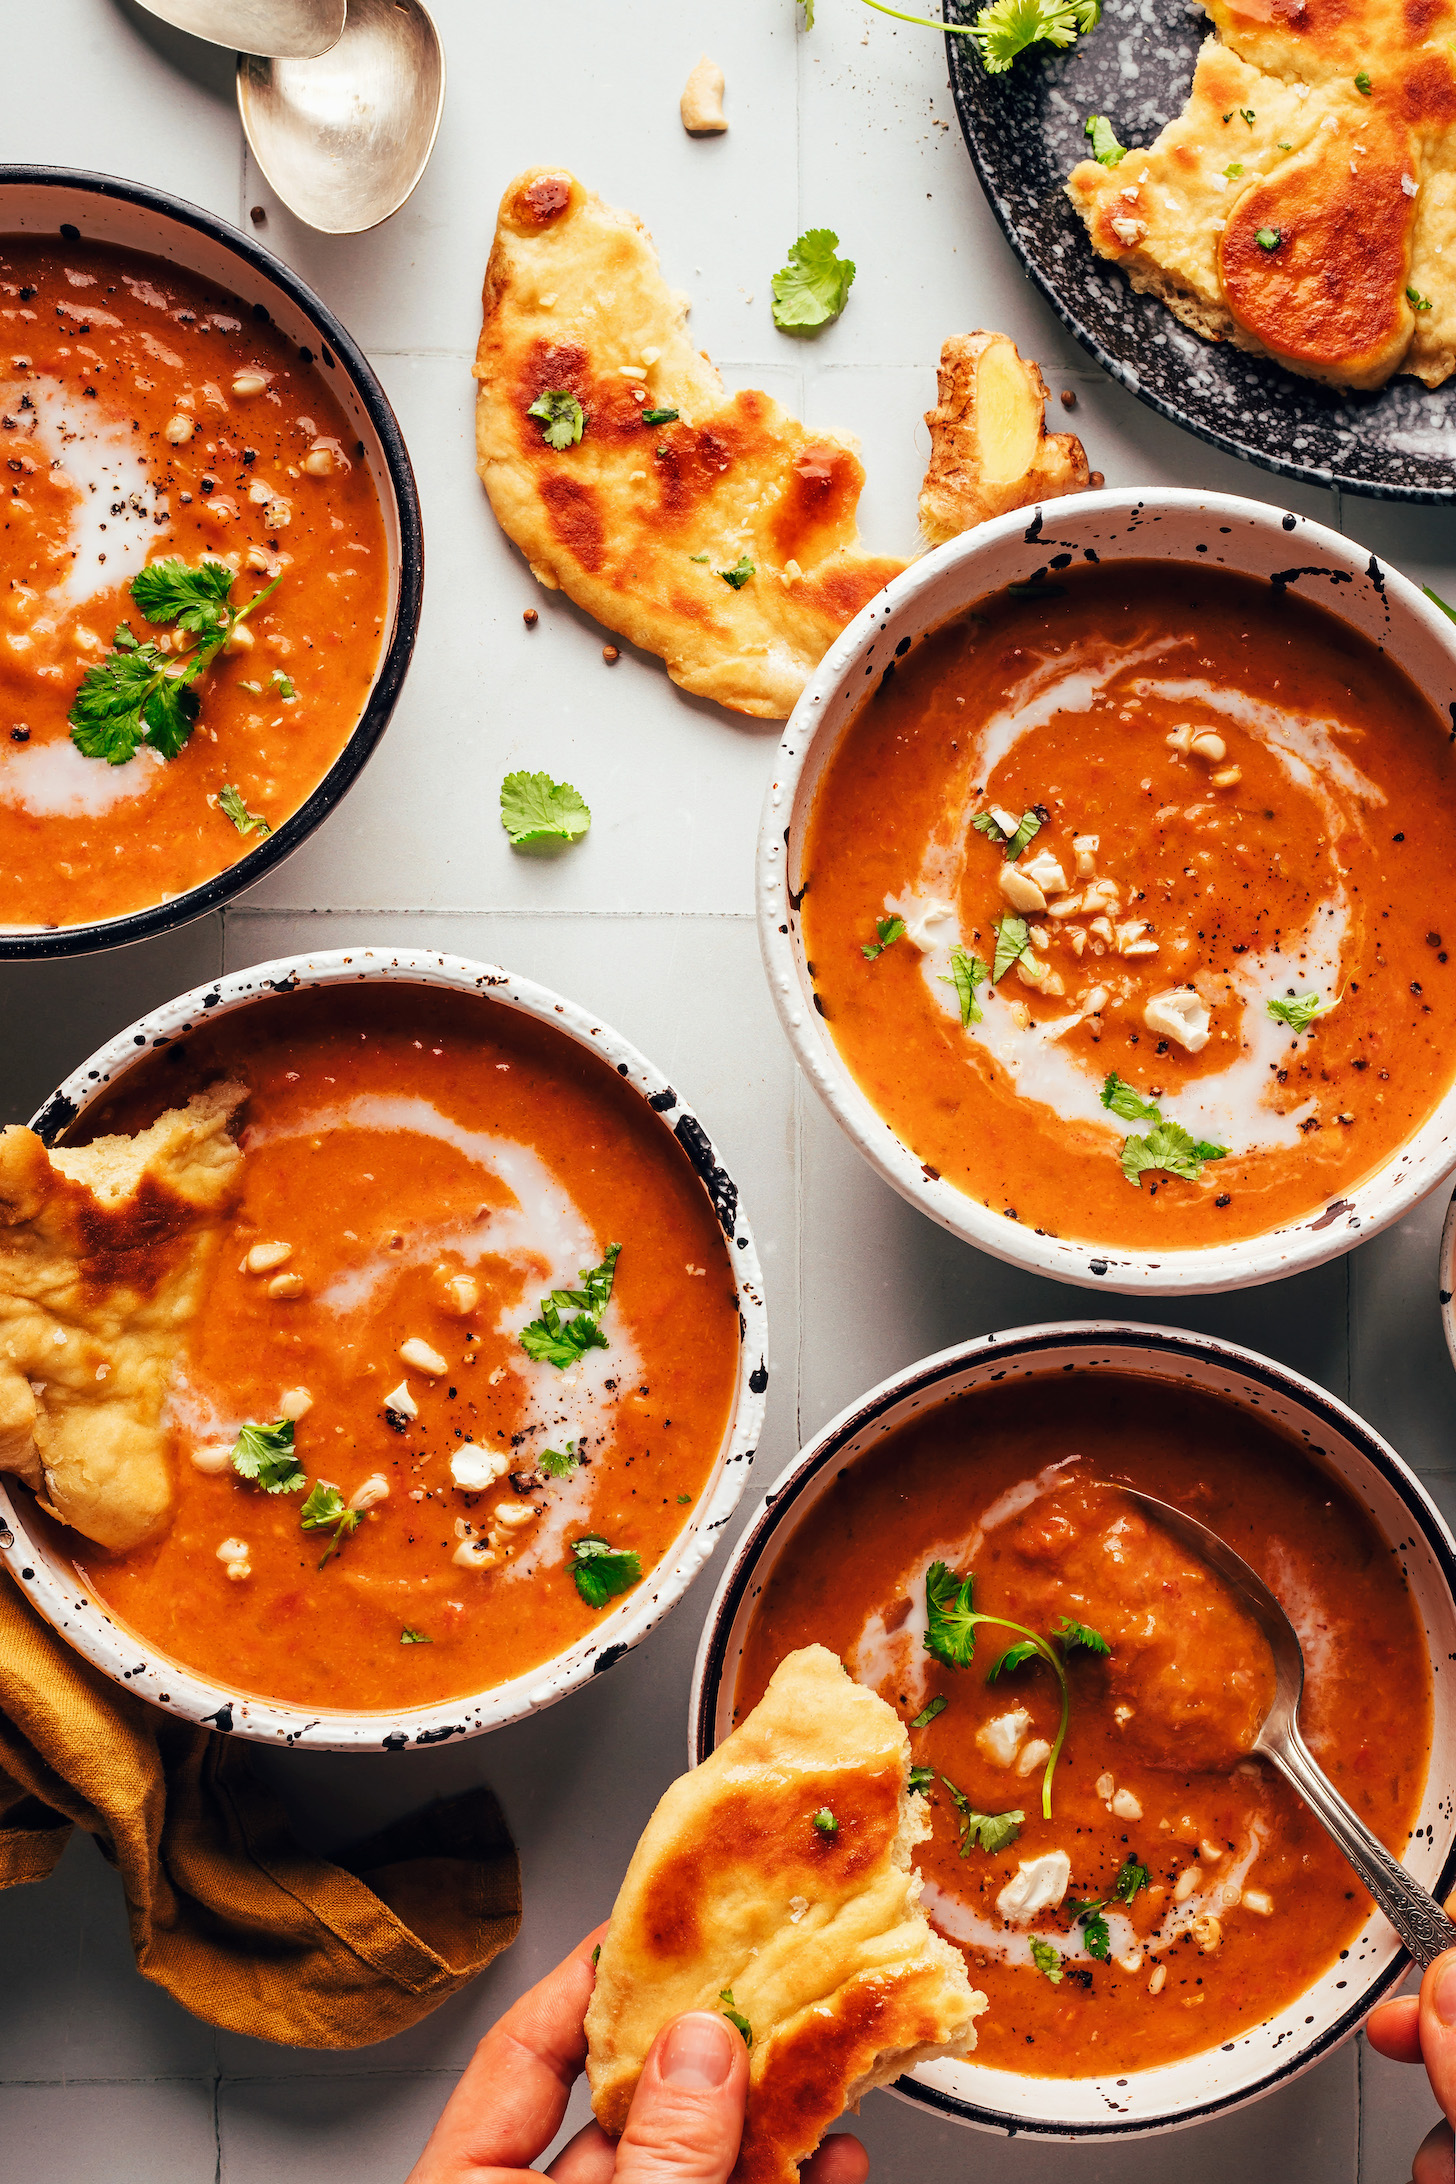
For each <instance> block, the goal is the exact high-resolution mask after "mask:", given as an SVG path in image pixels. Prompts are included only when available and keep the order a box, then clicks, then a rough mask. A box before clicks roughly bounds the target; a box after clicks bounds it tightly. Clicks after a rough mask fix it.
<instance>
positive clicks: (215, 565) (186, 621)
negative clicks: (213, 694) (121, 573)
mask: <svg viewBox="0 0 1456 2184" xmlns="http://www.w3.org/2000/svg"><path fill="white" fill-rule="evenodd" d="M233 581H234V579H233V572H232V570H231V569H230V568H229V567H228V565H227V563H226V562H225V561H217V560H211V559H203V560H202V561H200V562H198V564H197V565H196V567H195V568H194V567H193V566H192V564H191V563H190V562H186V561H182V560H179V559H177V558H175V557H174V558H173V559H170V560H167V561H153V562H151V563H150V564H149V565H148V567H146V568H145V569H139V570H138V572H137V574H136V575H135V576H134V577H133V578H132V581H131V586H130V590H131V596H132V598H133V600H134V601H135V603H136V606H137V608H138V610H139V611H140V612H141V613H142V614H143V615H144V616H145V617H146V619H147V621H149V622H151V623H154V624H157V625H161V624H164V623H169V622H170V623H172V624H173V625H174V626H175V627H176V628H177V629H178V630H179V631H180V632H181V634H182V635H183V636H184V637H190V638H193V639H194V640H195V642H194V644H193V646H192V648H191V650H190V651H188V652H186V653H185V654H183V655H182V656H181V657H180V658H179V657H178V656H177V655H176V654H169V653H166V652H163V651H162V650H161V648H160V647H159V646H158V645H155V644H154V643H153V642H152V640H151V639H150V638H144V639H139V638H138V637H137V636H136V634H135V632H134V631H133V630H132V628H131V627H130V625H129V624H128V623H126V622H122V623H120V624H119V625H118V627H117V631H116V636H115V638H114V639H113V642H112V649H111V651H110V652H108V653H107V655H106V657H105V659H103V660H98V661H97V663H96V665H95V666H94V667H88V668H87V670H86V672H85V674H84V675H83V676H82V678H81V683H80V687H79V689H78V690H77V692H76V696H75V699H74V701H73V702H72V705H71V710H70V712H69V713H68V714H67V715H66V718H67V720H68V721H69V722H70V727H71V741H72V742H73V743H74V744H75V746H76V749H77V750H78V751H79V752H80V753H81V755H82V757H83V758H104V759H105V760H106V762H107V764H108V765H110V766H124V765H125V764H126V762H127V760H128V759H130V758H134V757H135V756H136V753H137V750H138V748H139V747H140V746H141V745H142V744H146V746H147V747H148V749H149V750H153V751H156V752H158V753H159V754H160V755H161V757H163V758H175V757H176V756H177V753H178V752H179V751H180V750H182V749H183V748H184V747H185V745H186V743H187V739H188V737H189V736H190V735H191V734H192V731H193V729H194V728H195V727H196V725H197V720H198V715H199V714H200V712H201V710H202V701H201V699H200V698H199V697H198V694H197V691H196V688H195V687H194V686H195V685H196V683H197V682H198V680H199V679H200V678H201V676H202V675H204V674H205V673H206V671H207V669H208V668H209V667H211V665H212V663H213V661H214V659H215V658H216V657H217V654H218V653H219V651H220V650H221V649H222V647H223V646H224V645H225V644H226V643H227V641H228V639H229V637H231V635H232V633H233V631H234V630H235V629H236V628H237V627H238V625H239V623H241V622H245V621H246V620H247V618H248V616H249V615H250V614H251V613H252V612H253V610H254V608H255V607H259V606H261V605H262V603H263V601H264V600H265V599H267V598H268V597H269V596H270V594H271V593H273V592H275V591H276V590H277V589H278V586H279V585H280V584H281V583H282V581H283V579H282V577H281V576H275V577H274V579H273V582H272V583H271V584H268V585H265V587H264V588H263V590H262V591H260V592H255V593H254V595H253V597H252V598H251V599H250V600H249V601H248V602H247V604H246V606H242V607H235V606H234V605H233V603H232V588H233Z"/></svg>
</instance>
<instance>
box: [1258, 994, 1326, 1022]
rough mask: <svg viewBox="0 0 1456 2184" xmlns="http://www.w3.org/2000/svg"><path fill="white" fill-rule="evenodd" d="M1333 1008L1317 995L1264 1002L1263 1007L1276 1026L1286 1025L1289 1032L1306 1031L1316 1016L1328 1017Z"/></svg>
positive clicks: (1302, 995)
mask: <svg viewBox="0 0 1456 2184" xmlns="http://www.w3.org/2000/svg"><path fill="white" fill-rule="evenodd" d="M1334 1006H1335V1004H1334V1002H1333V1001H1326V1000H1324V999H1323V997H1322V996H1321V995H1319V994H1317V993H1305V994H1301V995H1300V997H1299V999H1298V1000H1297V1001H1293V1000H1291V1001H1266V1002H1265V1003H1264V1007H1265V1008H1266V1009H1267V1011H1268V1013H1269V1014H1270V1016H1272V1017H1273V1019H1274V1021H1275V1023H1276V1024H1287V1025H1288V1026H1289V1028H1290V1030H1291V1031H1308V1029H1309V1027H1310V1025H1311V1024H1312V1023H1313V1022H1314V1020H1315V1018H1316V1017H1317V1016H1328V1015H1329V1013H1330V1010H1331V1009H1332V1008H1333V1007H1334Z"/></svg>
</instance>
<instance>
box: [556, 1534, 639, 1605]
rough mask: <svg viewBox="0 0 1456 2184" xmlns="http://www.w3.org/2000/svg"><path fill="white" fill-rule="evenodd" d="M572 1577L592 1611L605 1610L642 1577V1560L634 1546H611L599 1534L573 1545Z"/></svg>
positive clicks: (588, 1535) (576, 1541)
mask: <svg viewBox="0 0 1456 2184" xmlns="http://www.w3.org/2000/svg"><path fill="white" fill-rule="evenodd" d="M570 1568H571V1574H572V1576H573V1577H574V1578H575V1579H576V1589H577V1591H578V1592H579V1593H580V1594H581V1597H582V1599H583V1600H584V1601H585V1602H586V1604H587V1606H588V1607H589V1608H604V1607H605V1606H606V1604H607V1602H608V1601H609V1600H611V1599H614V1598H615V1597H616V1595H617V1594H618V1593H624V1592H630V1591H631V1589H632V1587H633V1586H634V1585H635V1584H637V1583H638V1582H639V1581H640V1579H641V1576H642V1558H641V1556H640V1555H639V1554H638V1553H637V1551H636V1549H635V1548H632V1547H610V1546H608V1544H607V1542H606V1541H605V1540H604V1539H602V1538H601V1537H600V1536H599V1535H598V1534H597V1533H595V1532H589V1533H588V1534H587V1535H586V1536H585V1538H583V1539H577V1540H573V1541H572V1543H571V1564H570Z"/></svg>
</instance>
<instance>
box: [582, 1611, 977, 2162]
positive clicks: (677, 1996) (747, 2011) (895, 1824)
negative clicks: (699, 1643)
mask: <svg viewBox="0 0 1456 2184" xmlns="http://www.w3.org/2000/svg"><path fill="white" fill-rule="evenodd" d="M909 1772H910V1740H909V1738H908V1736H907V1735H906V1733H905V1727H904V1724H903V1723H902V1722H901V1720H900V1717H899V1715H898V1714H897V1713H896V1712H895V1711H894V1709H893V1707H890V1706H887V1705H886V1704H885V1702H884V1700H883V1699H881V1698H877V1697H876V1696H875V1694H874V1692H872V1691H867V1690H866V1689H865V1688H864V1686H863V1685H861V1684H857V1683H852V1682H851V1681H850V1679H849V1677H848V1676H847V1675H846V1674H845V1672H844V1669H843V1667H842V1666H841V1665H840V1663H839V1662H838V1661H837V1660H836V1659H835V1657H834V1655H833V1654H832V1653H830V1652H827V1651H826V1649H825V1648H824V1647H823V1646H806V1647H804V1648H803V1650H802V1651H801V1652H798V1653H791V1654H790V1655H789V1656H788V1658H787V1660H785V1661H784V1662H783V1663H782V1664H781V1665H780V1667H779V1668H778V1669H777V1670H776V1671H775V1674H774V1676H773V1679H772V1681H771V1682H770V1684H769V1687H768V1689H767V1691H766V1692H765V1693H764V1695H763V1697H762V1699H761V1700H760V1701H759V1703H758V1705H757V1706H756V1707H755V1708H754V1709H753V1712H752V1713H751V1714H750V1715H748V1717H747V1718H746V1720H744V1721H743V1722H741V1723H740V1724H739V1726H738V1728H737V1729H735V1730H734V1732H733V1734H732V1735H731V1736H730V1737H728V1738H727V1739H726V1740H725V1741H724V1742H723V1743H722V1744H721V1745H719V1747H718V1749H717V1751H716V1752H714V1753H713V1754H712V1756H711V1758H709V1759H706V1760H704V1762H703V1764H702V1766H701V1767H699V1768H697V1769H696V1770H695V1771H694V1772H693V1773H692V1774H688V1775H684V1776H683V1777H682V1779H681V1780H680V1781H678V1782H675V1783H674V1784H673V1786H672V1788H671V1789H670V1790H669V1791H668V1792H667V1794H666V1796H665V1797H664V1798H663V1799H662V1802H661V1803H660V1804H659V1806H658V1808H657V1810H656V1812H655V1813H654V1814H653V1816H652V1818H651V1820H650V1821H649V1822H648V1825H647V1831H646V1833H645V1834H644V1835H643V1837H642V1840H641V1842H640V1843H639V1844H638V1846H637V1849H636V1852H635V1854H634V1856H633V1859H632V1863H631V1865H630V1866H629V1867H628V1869H627V1877H626V1879H625V1880H624V1881H623V1883H622V1887H621V1892H620V1894H619V1895H618V1897H617V1901H616V1904H615V1906H614V1907H613V1910H612V1920H611V1925H610V1926H609V1927H608V1929H607V1937H606V1940H605V1941H604V1942H603V1943H602V1953H601V1959H600V1962H599V1963H598V1965H597V1978H596V1991H595V1993H594V1994H593V1996H592V2002H591V2007H590V2009H589V2010H588V2011H587V2017H586V2029H587V2038H588V2041H589V2043H590V2045H589V2048H588V2052H587V2066H586V2067H587V2076H588V2078H589V2079H590V2081H591V2089H592V2107H593V2108H594V2109H595V2111H596V2115H597V2118H598V2121H599V2122H600V2123H601V2124H602V2126H603V2128H604V2129H605V2130H607V2131H610V2132H612V2133H613V2134H614V2135H615V2134H618V2133H620V2131H621V2129H622V2126H623V2125H624V2124H625V2122H626V2120H627V2111H628V2109H629V2108H630V2106H631V2103H632V2095H633V2093H634V2091H635V2089H636V2085H637V2080H638V2078H639V2076H640V2075H641V2071H642V2066H643V2063H644V2062H645V2061H646V2058H647V2053H648V2050H649V2049H650V2048H651V2046H652V2043H653V2041H654V2040H655V2039H656V2037H657V2035H658V2033H659V2032H660V2031H661V2030H662V2027H663V2026H664V2025H665V2024H666V2023H667V2022H668V2021H669V2019H670V2018H673V2017H676V2016H678V2015H679V2014H680V2012H682V2011H683V2010H717V2009H721V2008H723V2007H724V2006H725V2005H724V2001H723V1997H724V1995H725V1993H731V1995H732V1998H733V1999H732V2003H731V2005H728V2006H730V2007H732V2008H733V2009H734V2010H735V2011H736V2012H737V2013H738V2014H740V2015H741V2016H743V2017H745V2018H746V2019H747V2021H748V2023H749V2026H750V2027H751V2029H752V2033H753V2044H752V2050H751V2056H750V2062H749V2094H748V2115H747V2120H746V2122H745V2124H744V2130H743V2143H742V2148H741V2150H740V2152H739V2156H738V2165H737V2167H736V2168H735V2170H734V2172H733V2175H734V2178H735V2179H736V2180H737V2184H795V2178H796V2175H797V2165H798V2163H799V2162H801V2161H803V2160H805V2159H806V2158H807V2157H808V2155H810V2154H811V2153H812V2152H813V2151H814V2148H815V2147H816V2146H817V2145H818V2144H819V2141H820V2140H821V2138H822V2137H823V2136H824V2133H825V2131H826V2130H827V2129H828V2127H829V2125H830V2124H831V2123H833V2121H834V2120H835V2118H836V2117H837V2116H839V2115H842V2114H843V2112H844V2110H845V2108H846V2107H850V2108H853V2107H857V2106H858V2103H859V2100H860V2097H861V2095H862V2094H864V2093H867V2092H868V2091H869V2090H870V2088H871V2087H872V2086H876V2085H885V2084H887V2083H888V2082H889V2081H890V2080H891V2079H893V2078H898V2077H900V2076H901V2075H902V2073H903V2072H905V2071H907V2070H910V2069H913V2068H914V2066H915V2064H916V2063H919V2062H923V2061H926V2060H928V2059H929V2058H931V2057H934V2056H942V2055H966V2054H969V2052H970V2050H971V2049H972V2048H973V2047H974V2046H975V2044H976V2029H975V2021H976V2018H977V2017H978V2016H979V2015H980V2013H981V2012H982V2010H984V2009H985V2007H986V1997H985V1996H984V1995H983V1994H978V1993H977V1992H976V1991H975V1989H974V1988H973V1987H972V1986H971V1983H970V1981H969V1980H968V1978H967V1977H966V1967H965V1963H964V1961H963V1959H962V1957H961V1956H960V1953H959V1951H958V1950H955V1949H953V1948H952V1947H951V1946H950V1944H949V1943H948V1942H945V1941H942V1940H941V1939H940V1938H939V1936H938V1935H936V1934H933V1933H932V1932H931V1930H930V1926H929V1924H928V1922H927V1920H926V1917H925V1914H924V1912H923V1911H921V1909H920V1908H919V1900H918V1899H919V1895H920V1878H919V1875H918V1874H917V1873H915V1872H913V1871H912V1870H911V1865H910V1852H911V1849H912V1847H913V1846H914V1845H915V1844H916V1843H918V1842H922V1841H923V1840H924V1839H925V1837H926V1836H927V1835H928V1834H929V1833H930V1823H929V1820H928V1817H927V1814H926V1806H925V1800H924V1799H923V1798H922V1797H912V1796H911V1795H910V1794H909V1790H908V1787H907V1785H908V1781H909ZM826 1810H827V1812H829V1813H831V1814H832V1815H833V1817H834V1820H835V1822H836V1823H837V1825H836V1827H835V1829H834V1831H833V1832H832V1833H827V1832H822V1831H821V1830H820V1829H818V1828H816V1827H815V1825H814V1816H815V1814H816V1813H818V1812H822V1811H826Z"/></svg>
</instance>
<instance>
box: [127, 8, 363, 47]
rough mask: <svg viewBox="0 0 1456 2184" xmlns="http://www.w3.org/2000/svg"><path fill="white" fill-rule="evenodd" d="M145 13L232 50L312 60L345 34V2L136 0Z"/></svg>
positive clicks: (210, 42) (209, 42)
mask: <svg viewBox="0 0 1456 2184" xmlns="http://www.w3.org/2000/svg"><path fill="white" fill-rule="evenodd" d="M138 4H139V5H140V6H141V7H144V8H145V9H146V11H147V13H148V15H155V16H156V17H157V18H158V19H159V20H160V21H161V22H164V23H170V24H171V26H172V28H173V29H174V30H185V31H186V32H187V34H188V36H189V37H192V38H202V39H204V40H205V41H206V43H207V44H208V45H220V46H227V47H229V48H230V50H231V51H232V52H234V53H270V54H272V55H273V56H274V57H275V58H277V59H280V60H296V61H313V60H317V59H318V57H319V55H320V54H321V53H327V52H328V50H329V48H330V46H334V45H337V44H338V42H339V39H340V38H341V37H342V35H343V30H344V15H345V11H346V8H347V5H348V0H138Z"/></svg>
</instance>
